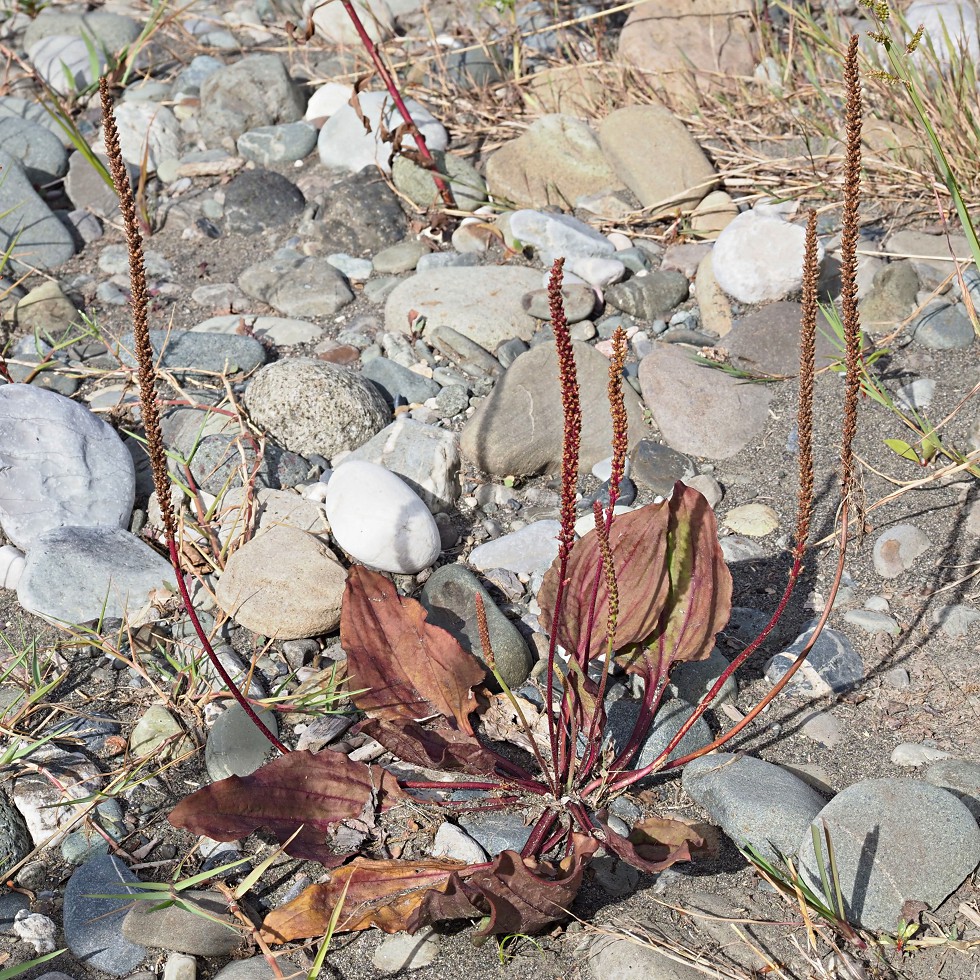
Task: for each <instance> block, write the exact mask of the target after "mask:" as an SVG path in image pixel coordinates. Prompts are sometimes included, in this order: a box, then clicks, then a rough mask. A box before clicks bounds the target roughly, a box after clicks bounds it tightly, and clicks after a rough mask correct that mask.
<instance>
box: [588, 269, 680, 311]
mask: <svg viewBox="0 0 980 980" xmlns="http://www.w3.org/2000/svg"><path fill="white" fill-rule="evenodd" d="M689 292H690V283H689V282H688V279H687V276H685V275H683V274H682V273H680V272H665V271H663V270H661V269H655V270H654V271H653V272H650V273H648V274H647V275H645V276H638V277H636V278H634V279H628V280H627V281H626V282H619V283H616V284H615V285H613V286H610V287H609V288H608V289H607V290H606V302H607V303H608V304H609V305H610V306H614V307H615V308H616V309H617V310H622V311H623V312H624V313H629V314H630V316H634V317H636V318H637V319H638V320H647V321H649V320H655V319H657V318H658V317H662V316H666V314H668V313H669V312H670V311H671V310H673V309H674V308H675V307H677V306H679V305H680V304H681V303H683V302H684V300H686V299H687V297H688V294H689Z"/></svg>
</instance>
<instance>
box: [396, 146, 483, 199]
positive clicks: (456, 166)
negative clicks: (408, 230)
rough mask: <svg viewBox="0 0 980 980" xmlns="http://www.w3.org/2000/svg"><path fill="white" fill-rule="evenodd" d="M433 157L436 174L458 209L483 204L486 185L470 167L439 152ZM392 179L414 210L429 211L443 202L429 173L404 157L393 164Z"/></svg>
mask: <svg viewBox="0 0 980 980" xmlns="http://www.w3.org/2000/svg"><path fill="white" fill-rule="evenodd" d="M432 156H433V158H434V159H435V162H436V168H437V170H438V172H439V173H440V174H442V175H443V179H444V180H446V181H447V182H448V183H449V189H450V190H451V191H452V193H453V198H454V200H455V202H456V207H457V209H458V210H460V211H475V210H476V209H477V208H478V207H480V206H481V205H482V204H486V201H487V185H486V183H485V181H484V180H483V178H482V177H481V176H480V174H479V172H478V171H477V169H476V167H474V166H473V164H471V163H470V162H469V161H468V160H464V159H462V158H461V157H457V156H453V155H452V154H451V153H445V152H443V151H442V150H436V151H435V153H433V154H432ZM391 178H392V183H394V185H395V187H397V188H398V190H400V191H401V192H402V193H403V194H404V195H405V196H406V197H407V198H408V199H409V200H410V201H411V202H412V203H413V204H414V205H415V206H416V207H419V208H429V207H432V206H433V205H439V204H441V203H442V196H441V195H440V193H439V189H438V188H437V187H436V184H435V181H434V180H433V179H432V172H431V171H430V170H428V169H427V168H425V167H420V166H419V165H418V164H417V163H415V161H414V160H411V159H410V158H409V157H407V156H405V155H403V154H399V155H398V156H396V157H395V159H394V161H393V162H392V165H391Z"/></svg>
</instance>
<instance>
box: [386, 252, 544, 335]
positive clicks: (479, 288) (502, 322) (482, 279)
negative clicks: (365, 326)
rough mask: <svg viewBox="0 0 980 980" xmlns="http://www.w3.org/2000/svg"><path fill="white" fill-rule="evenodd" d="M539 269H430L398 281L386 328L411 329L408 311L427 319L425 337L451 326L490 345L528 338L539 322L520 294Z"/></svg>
mask: <svg viewBox="0 0 980 980" xmlns="http://www.w3.org/2000/svg"><path fill="white" fill-rule="evenodd" d="M540 285H541V273H540V272H538V271H536V270H534V269H525V268H521V267H518V266H475V267H471V268H457V269H452V268H451V269H430V270H429V271H428V272H420V273H417V274H416V275H414V276H412V277H411V278H409V279H406V280H404V282H402V283H401V284H400V285H398V286H396V287H395V289H394V290H393V291H392V293H391V295H390V296H389V297H388V300H387V302H386V303H385V329H386V330H389V331H392V332H400V333H407V332H408V330H409V319H408V316H409V312H410V311H412V310H415V311H416V312H418V313H420V314H422V316H424V317H425V318H426V321H425V328H424V330H423V336H425V337H427V336H428V335H429V333H430V332H431V331H432V330H433V329H434V328H436V327H450V328H452V329H453V330H455V331H456V332H457V333H461V334H462V335H463V336H464V337H468V338H469V339H470V340H474V341H476V342H477V343H478V344H480V345H481V346H482V347H485V348H486V349H487V350H493V349H494V348H495V347H496V346H497V345H498V344H500V343H502V342H503V341H505V340H510V339H511V338H513V337H520V338H521V339H522V340H530V339H531V336H532V335H533V334H534V331H535V329H536V326H537V321H536V320H535V319H534V317H532V316H530V315H529V314H528V313H526V312H525V311H524V308H523V306H522V304H521V299H522V298H523V296H524V294H525V293H526V292H527V291H528V290H529V289H535V288H537V287H538V286H540Z"/></svg>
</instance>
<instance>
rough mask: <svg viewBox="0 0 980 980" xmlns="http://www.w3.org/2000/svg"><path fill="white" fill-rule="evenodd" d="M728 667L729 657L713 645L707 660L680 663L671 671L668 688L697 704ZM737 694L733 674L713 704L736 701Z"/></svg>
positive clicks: (675, 695) (714, 705)
mask: <svg viewBox="0 0 980 980" xmlns="http://www.w3.org/2000/svg"><path fill="white" fill-rule="evenodd" d="M728 667H729V660H728V658H727V657H725V655H724V654H723V653H722V652H721V651H720V650H719V649H718V647H712V650H711V653H710V654H709V655H708V659H707V660H694V661H690V662H688V663H681V664H678V665H677V666H676V667H675V668H674V669H673V670H672V671H671V672H670V684H669V686H668V688H667V689H668V691H669V692H670V694H671V696H672V697H675V698H680V699H681V700H682V701H687V702H688V703H689V704H697V703H698V702H699V701H700V700H701V698H703V697H704V696H705V695H706V694H707V693H708V691H710V690H711V688H712V687H714V685H715V682H716V681H717V680H718V678H719V677H721V675H722V674H723V673H724V672H725V671H726V670H727V669H728ZM737 695H738V685H737V683H736V681H735V675H734V674H733V675H732V676H731V677H729V678H728V680H726V681H725V683H724V684H723V685H722V687H721V690H720V691H719V692H718V696H717V697H716V698H715V699H714V701H712V702H711V705H712V707H717V706H718V705H721V704H725V703H726V702H732V703H734V701H735V698H736V696H737Z"/></svg>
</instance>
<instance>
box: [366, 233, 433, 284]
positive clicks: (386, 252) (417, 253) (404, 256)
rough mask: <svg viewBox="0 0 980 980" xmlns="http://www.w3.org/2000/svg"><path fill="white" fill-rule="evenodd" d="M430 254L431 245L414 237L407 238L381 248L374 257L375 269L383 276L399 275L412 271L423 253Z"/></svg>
mask: <svg viewBox="0 0 980 980" xmlns="http://www.w3.org/2000/svg"><path fill="white" fill-rule="evenodd" d="M428 254H429V246H428V245H426V244H424V243H423V242H420V241H418V240H417V239H414V238H407V239H405V241H403V242H397V243H396V244H394V245H389V246H387V247H386V248H383V249H381V251H380V252H378V253H377V254H376V255H375V256H374V259H373V260H372V262H373V265H374V271H375V272H376V273H378V274H379V275H383V276H397V275H400V274H401V273H403V272H412V271H413V270H414V269H415V266H416V265H418V261H419V259H420V258H422V256H423V255H428Z"/></svg>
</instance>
